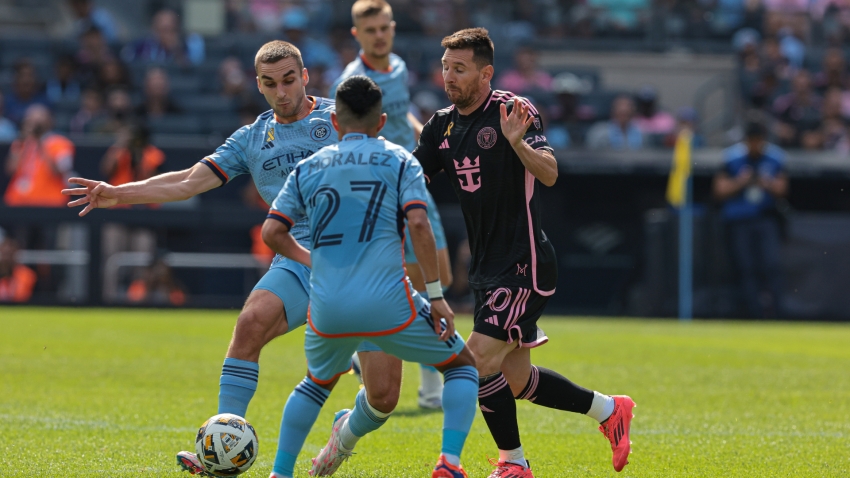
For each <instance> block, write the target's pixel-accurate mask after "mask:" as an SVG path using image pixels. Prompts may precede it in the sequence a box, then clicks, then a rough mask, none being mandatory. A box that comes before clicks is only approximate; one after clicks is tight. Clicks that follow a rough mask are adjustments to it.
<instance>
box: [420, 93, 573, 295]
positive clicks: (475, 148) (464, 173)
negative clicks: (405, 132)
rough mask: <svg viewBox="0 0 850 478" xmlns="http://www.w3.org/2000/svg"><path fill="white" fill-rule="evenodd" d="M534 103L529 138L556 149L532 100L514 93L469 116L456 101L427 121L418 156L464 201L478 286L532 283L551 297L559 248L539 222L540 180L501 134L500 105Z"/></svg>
mask: <svg viewBox="0 0 850 478" xmlns="http://www.w3.org/2000/svg"><path fill="white" fill-rule="evenodd" d="M518 100H519V101H523V102H524V103H525V104H526V105H528V106H530V112H531V113H532V114H533V116H534V120H533V122H532V124H531V126H529V128H528V131H527V132H526V134H525V138H524V139H525V142H526V143H527V144H529V145H530V146H531V147H532V148H534V149H546V150H549V151H550V152H551V151H552V148H551V147H550V146H549V143H548V142H547V141H546V136H545V135H544V134H543V127H542V124H541V122H540V115H539V113H538V112H537V110H536V109H535V108H534V106H533V105H531V103H530V102H529V101H528V100H527V99H525V98H521V97H518V96H516V95H514V94H513V93H511V92H508V91H499V90H495V91H492V92H491V94H490V98H489V99H488V100H487V101H485V102H484V104H482V105H481V106H480V107H479V108H478V109H477V110H475V111H474V112H472V113H470V114H469V115H466V116H464V115H461V114H459V113H458V111H457V109H456V108H455V107H454V106H451V107H449V108H445V109H442V110H439V111H437V112H436V113H435V114H434V116H433V117H432V118H431V119H430V120H429V121H428V123H427V124H425V127H424V128H423V130H422V134H421V136H420V138H419V145H418V146H417V147H416V150H414V151H413V155H414V156H416V158H417V159H418V160H419V162H420V163H421V164H422V167H423V169H424V172H425V175H426V177H428V178H431V177H433V176H434V175H435V174H437V173H439V172H440V171H445V172H446V174H448V176H449V182H450V183H451V184H452V187H454V189H455V193H457V195H458V198H459V199H460V205H461V209H462V210H463V216H464V219H465V220H466V231H467V233H468V235H469V247H470V250H471V252H472V263H471V264H470V268H469V283H470V285H471V286H472V287H474V288H479V289H481V288H490V287H501V286H516V287H526V288H528V289H531V290H534V291H535V292H537V293H539V294H541V295H544V296H547V295H551V294H553V293H554V292H555V282H556V281H557V274H558V273H557V262H556V259H555V250H554V248H553V247H552V244H551V243H550V242H549V240H548V239H547V237H546V234H544V233H543V230H542V229H541V226H540V212H539V208H540V198H539V194H538V193H537V191H538V187H539V186H538V181H537V180H536V179H535V178H534V176H532V174H531V173H530V172H528V170H527V169H525V166H524V165H523V164H522V161H520V159H519V156H517V154H516V152H515V151H514V150H513V148H512V147H511V145H510V144H509V143H508V141H507V140H506V139H505V138H504V135H503V134H502V128H501V122H500V113H499V106H500V105H501V104H502V103H505V104H506V105H507V108H508V113H509V114H510V112H511V110H512V109H513V104H514V101H518Z"/></svg>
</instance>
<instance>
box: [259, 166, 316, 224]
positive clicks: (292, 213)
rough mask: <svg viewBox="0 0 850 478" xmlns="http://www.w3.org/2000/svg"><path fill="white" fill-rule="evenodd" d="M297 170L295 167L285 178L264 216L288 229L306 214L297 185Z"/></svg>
mask: <svg viewBox="0 0 850 478" xmlns="http://www.w3.org/2000/svg"><path fill="white" fill-rule="evenodd" d="M298 171H299V168H298V167H296V168H295V171H293V172H292V174H290V175H289V177H288V178H286V183H284V185H283V189H281V190H280V192H279V193H278V195H277V197H276V198H275V200H274V201H273V202H272V207H271V209H269V214H268V216H266V218H267V219H275V220H277V221H280V222H282V223H284V224H285V225H286V227H287V228H288V229H292V226H294V225H295V223H296V222H298V221H299V220H301V219H303V218H304V217H306V215H307V211H306V208H305V206H304V201H303V199H302V197H301V190H300V188H299V187H298Z"/></svg>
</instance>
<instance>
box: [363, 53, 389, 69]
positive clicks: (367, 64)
mask: <svg viewBox="0 0 850 478" xmlns="http://www.w3.org/2000/svg"><path fill="white" fill-rule="evenodd" d="M360 61H362V62H363V65H365V66H366V68H368V69H370V70H372V71H377V72H378V73H392V71H393V65H392V64H390V65H389V66H387V69H386V70H379V69H377V68H375V67H374V66H372V65H371V64H370V63H369V62H368V61H367V60H366V55H364V54H363V50H360Z"/></svg>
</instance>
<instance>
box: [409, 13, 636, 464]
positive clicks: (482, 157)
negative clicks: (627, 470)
mask: <svg viewBox="0 0 850 478" xmlns="http://www.w3.org/2000/svg"><path fill="white" fill-rule="evenodd" d="M442 46H443V48H445V49H446V51H445V54H444V55H443V59H442V63H443V79H444V80H445V89H446V94H447V95H448V97H449V100H451V102H452V104H453V105H452V106H450V107H448V108H445V109H442V110H440V111H437V113H435V114H434V116H433V117H432V118H431V119H430V120H429V121H428V123H427V124H426V125H425V127H424V129H423V130H422V134H421V136H420V139H419V145H418V147H417V148H416V150H415V151H414V152H413V155H414V156H416V158H417V159H419V162H420V163H421V164H422V167H423V169H424V171H425V174H426V176H427V177H429V178H430V177H433V176H434V175H435V174H437V173H439V172H440V171H445V172H446V174H448V176H449V182H450V183H451V184H452V186H453V187H454V189H455V192H456V193H457V195H458V198H459V199H460V204H461V209H462V210H463V216H464V219H465V220H466V230H467V233H468V235H469V245H470V249H471V252H472V263H471V265H470V270H469V285H470V287H471V288H472V289H473V291H474V294H475V325H474V327H473V332H472V334H471V335H470V337H469V341H468V342H467V343H468V345H469V347H470V348H471V349H472V351H473V353H474V354H475V356H476V361H477V366H478V372H479V377H480V381H479V392H478V402H479V406H480V408H481V411H482V413H483V415H484V419H485V421H486V422H487V427H488V428H489V429H490V433H491V434H492V435H493V438H494V440H495V441H496V445H497V446H498V447H499V462H498V464H497V466H496V470H494V471H493V473H492V474H491V475H490V476H491V478H492V477H507V476H510V477H515V478H527V477H532V476H533V475H532V473H531V469H530V467H529V465H528V462H527V461H526V460H525V457H524V455H523V450H522V446H521V444H520V438H519V427H518V425H517V418H516V402H515V400H528V401H530V402H532V403H534V404H537V405H542V406H544V407H549V408H555V409H558V410H565V411H570V412H575V413H583V414H587V415H589V416H591V417H593V418H595V419H596V420H598V421H599V422H600V423H601V425H600V427H599V428H600V430H601V431H602V433H603V434H605V436H606V437H607V438H608V440H609V441H610V442H611V448H612V451H613V453H614V456H613V465H614V469H615V470H617V471H620V470H622V469H623V467H624V466H625V465H626V463H627V460H628V456H629V453H630V450H631V446H630V442H629V426H630V424H631V419H632V408H633V407H634V402H633V401H632V399H631V398H629V397H627V396H613V397H612V396H608V395H603V394H601V393H599V392H594V391H591V390H588V389H586V388H583V387H580V386H578V385H576V384H574V383H572V382H571V381H569V380H568V379H566V378H565V377H563V376H561V375H560V374H558V373H556V372H554V371H552V370H549V369H546V368H543V367H538V366H534V365H532V364H531V349H532V348H534V347H538V346H540V345H543V344H544V343H546V342H547V341H548V338H547V337H546V335H545V334H544V333H543V331H542V330H540V329H539V328H538V327H537V319H538V318H540V315H541V314H542V313H543V309H544V308H545V306H546V302H547V301H548V299H549V297H551V296H552V294H554V292H555V283H556V280H557V263H556V259H555V250H554V249H553V247H552V244H551V243H550V242H549V240H548V239H547V237H546V235H545V234H544V233H543V230H542V229H541V226H540V213H539V208H540V206H541V205H540V197H539V194H537V191H538V188H539V186H538V182H540V183H543V184H544V185H546V186H552V185H553V184H555V181H556V180H557V178H558V165H557V162H556V160H555V156H554V154H553V151H552V148H551V147H550V146H549V144H548V142H547V141H546V136H545V134H544V132H543V125H542V124H541V122H540V115H539V114H538V112H537V110H536V109H535V108H534V106H533V105H532V104H531V103H530V102H529V101H528V100H526V99H525V98H521V97H519V96H516V95H514V94H513V93H511V92H509V91H498V90H495V91H494V90H492V89H491V88H490V80H491V79H492V78H493V42H492V41H491V40H490V38H489V36H488V33H487V30H485V29H483V28H471V29H467V30H461V31H459V32H457V33H454V34H452V35H450V36H448V37H446V38H444V39H443V42H442Z"/></svg>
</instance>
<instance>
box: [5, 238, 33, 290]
mask: <svg viewBox="0 0 850 478" xmlns="http://www.w3.org/2000/svg"><path fill="white" fill-rule="evenodd" d="M17 254H18V243H17V242H16V241H15V240H14V239H12V238H5V239H3V238H2V237H0V302H27V301H28V300H30V297H31V296H32V291H33V289H34V288H35V283H36V281H37V280H38V277H37V276H36V274H35V271H33V270H32V269H30V268H29V267H27V266H25V265H23V264H18V263H17V262H16V260H15V256H16V255H17Z"/></svg>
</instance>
